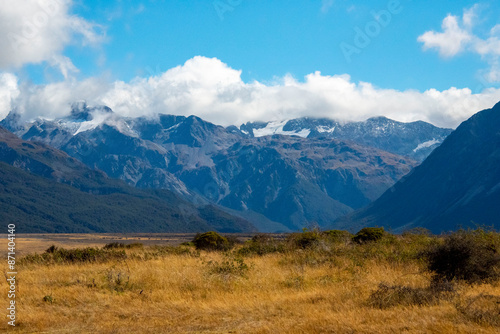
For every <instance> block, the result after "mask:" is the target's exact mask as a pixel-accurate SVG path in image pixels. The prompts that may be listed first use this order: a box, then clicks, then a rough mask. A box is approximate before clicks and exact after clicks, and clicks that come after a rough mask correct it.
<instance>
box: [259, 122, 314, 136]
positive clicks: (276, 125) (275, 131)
mask: <svg viewBox="0 0 500 334" xmlns="http://www.w3.org/2000/svg"><path fill="white" fill-rule="evenodd" d="M286 123H288V120H285V121H281V122H269V123H267V125H266V127H264V128H260V129H254V130H253V135H254V137H264V136H272V135H287V136H299V137H302V138H307V136H309V134H310V133H311V130H310V129H301V130H300V131H285V130H283V127H284V126H285V125H286Z"/></svg>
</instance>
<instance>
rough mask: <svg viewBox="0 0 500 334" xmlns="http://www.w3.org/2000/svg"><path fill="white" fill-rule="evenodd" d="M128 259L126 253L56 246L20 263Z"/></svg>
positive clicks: (30, 256) (23, 259)
mask: <svg viewBox="0 0 500 334" xmlns="http://www.w3.org/2000/svg"><path fill="white" fill-rule="evenodd" d="M126 258H127V254H125V251H123V250H121V251H117V250H105V249H99V248H92V247H87V248H75V249H64V248H57V247H55V246H51V247H49V248H48V249H47V250H46V251H45V253H43V254H29V255H27V256H25V257H23V258H22V259H21V260H20V263H21V264H22V263H39V264H53V263H83V262H107V261H111V260H123V259H126Z"/></svg>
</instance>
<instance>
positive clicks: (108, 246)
mask: <svg viewBox="0 0 500 334" xmlns="http://www.w3.org/2000/svg"><path fill="white" fill-rule="evenodd" d="M143 247H144V245H143V244H142V243H140V242H134V243H131V244H128V245H126V244H124V243H122V242H111V243H109V244H106V245H104V247H102V248H103V249H114V248H128V249H130V248H143Z"/></svg>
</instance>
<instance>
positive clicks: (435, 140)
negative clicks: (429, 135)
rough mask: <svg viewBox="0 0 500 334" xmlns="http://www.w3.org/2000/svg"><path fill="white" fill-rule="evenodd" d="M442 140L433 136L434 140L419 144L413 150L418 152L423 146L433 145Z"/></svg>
mask: <svg viewBox="0 0 500 334" xmlns="http://www.w3.org/2000/svg"><path fill="white" fill-rule="evenodd" d="M440 142H441V141H440V140H437V139H435V138H433V139H432V140H429V141H426V142H423V143H421V144H418V146H417V147H416V148H415V149H414V150H413V152H417V151H418V150H421V149H423V148H427V147H431V146H433V145H436V144H439V143H440Z"/></svg>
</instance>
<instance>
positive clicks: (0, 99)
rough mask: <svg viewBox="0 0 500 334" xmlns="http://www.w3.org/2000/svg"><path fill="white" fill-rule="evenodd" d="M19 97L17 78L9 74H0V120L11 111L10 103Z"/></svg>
mask: <svg viewBox="0 0 500 334" xmlns="http://www.w3.org/2000/svg"><path fill="white" fill-rule="evenodd" d="M18 96H19V88H18V86H17V78H16V76H14V75H13V74H10V73H0V118H2V119H3V118H4V117H5V116H7V115H8V113H9V111H10V110H11V108H12V107H13V106H12V101H13V100H14V99H16V98H17V97H18Z"/></svg>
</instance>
